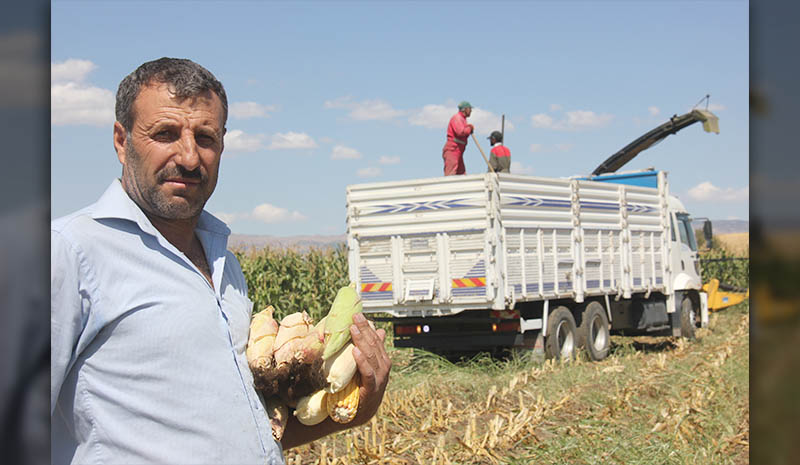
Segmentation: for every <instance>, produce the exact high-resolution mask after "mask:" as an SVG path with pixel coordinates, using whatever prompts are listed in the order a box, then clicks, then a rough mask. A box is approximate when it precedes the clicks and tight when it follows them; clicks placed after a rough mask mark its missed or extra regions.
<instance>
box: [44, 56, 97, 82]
mask: <svg viewBox="0 0 800 465" xmlns="http://www.w3.org/2000/svg"><path fill="white" fill-rule="evenodd" d="M95 68H97V65H95V64H94V63H92V62H91V61H89V60H78V59H75V58H70V59H69V60H66V61H63V62H61V63H51V65H50V81H51V82H52V83H65V82H84V81H85V80H86V77H87V76H88V75H89V73H91V72H92V71H94V70H95Z"/></svg>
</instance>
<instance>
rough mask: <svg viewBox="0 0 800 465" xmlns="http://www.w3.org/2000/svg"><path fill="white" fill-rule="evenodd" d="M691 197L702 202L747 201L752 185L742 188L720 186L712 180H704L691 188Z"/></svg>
mask: <svg viewBox="0 0 800 465" xmlns="http://www.w3.org/2000/svg"><path fill="white" fill-rule="evenodd" d="M688 194H689V198H691V199H693V200H697V201H700V202H709V201H715V202H747V201H748V200H749V197H750V186H745V187H743V188H741V189H734V188H732V187H727V188H724V189H723V188H719V187H717V186H715V185H713V184H712V183H711V182H710V181H703V182H701V183H700V184H698V185H696V186H694V187H692V188H691V189H689V192H688Z"/></svg>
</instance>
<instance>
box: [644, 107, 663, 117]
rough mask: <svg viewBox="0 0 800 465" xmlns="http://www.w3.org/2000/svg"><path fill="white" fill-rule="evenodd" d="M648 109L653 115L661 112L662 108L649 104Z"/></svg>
mask: <svg viewBox="0 0 800 465" xmlns="http://www.w3.org/2000/svg"><path fill="white" fill-rule="evenodd" d="M647 111H649V112H650V114H651V115H652V116H656V115H658V114H659V113H661V110H659V108H658V107H657V106H649V107H647Z"/></svg>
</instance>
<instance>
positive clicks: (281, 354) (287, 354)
mask: <svg viewBox="0 0 800 465" xmlns="http://www.w3.org/2000/svg"><path fill="white" fill-rule="evenodd" d="M311 324H312V321H311V318H310V317H309V316H308V314H307V313H306V312H297V313H292V314H291V315H287V316H286V317H284V318H283V320H281V325H280V328H278V334H277V335H276V336H275V345H274V349H273V350H274V354H275V364H276V365H277V366H281V365H283V364H285V363H288V362H289V361H290V360H292V359H293V358H295V354H296V353H297V352H301V351H302V349H303V347H304V346H305V345H307V344H308V342H309V341H304V340H303V339H304V338H305V337H306V336H307V335H308V333H309V331H310V330H312V329H313V326H311Z"/></svg>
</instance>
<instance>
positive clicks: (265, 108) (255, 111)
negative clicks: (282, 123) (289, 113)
mask: <svg viewBox="0 0 800 465" xmlns="http://www.w3.org/2000/svg"><path fill="white" fill-rule="evenodd" d="M277 109H278V107H276V106H275V105H261V104H260V103H256V102H235V103H233V104H231V106H230V114H231V116H232V117H234V118H238V119H247V118H269V117H270V116H271V115H270V113H272V112H275V111H277Z"/></svg>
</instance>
